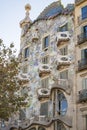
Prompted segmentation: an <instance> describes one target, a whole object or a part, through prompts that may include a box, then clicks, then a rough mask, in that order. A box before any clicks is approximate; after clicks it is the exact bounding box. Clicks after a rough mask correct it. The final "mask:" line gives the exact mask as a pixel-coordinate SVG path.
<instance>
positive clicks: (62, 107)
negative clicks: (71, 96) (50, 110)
mask: <svg viewBox="0 0 87 130" xmlns="http://www.w3.org/2000/svg"><path fill="white" fill-rule="evenodd" d="M57 100H58V106H57V111H58V114H59V115H65V114H66V111H67V107H68V105H67V100H66V98H65V96H64V94H63V93H62V92H60V91H58V94H57Z"/></svg>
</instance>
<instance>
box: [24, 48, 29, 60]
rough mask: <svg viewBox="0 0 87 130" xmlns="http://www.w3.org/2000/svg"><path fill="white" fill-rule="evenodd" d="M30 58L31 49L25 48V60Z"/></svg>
mask: <svg viewBox="0 0 87 130" xmlns="http://www.w3.org/2000/svg"><path fill="white" fill-rule="evenodd" d="M28 56H29V48H25V58H27V57H28Z"/></svg>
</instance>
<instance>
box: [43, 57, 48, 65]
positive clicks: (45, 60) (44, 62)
mask: <svg viewBox="0 0 87 130" xmlns="http://www.w3.org/2000/svg"><path fill="white" fill-rule="evenodd" d="M48 62H49V57H48V56H45V57H43V58H42V63H43V64H48Z"/></svg>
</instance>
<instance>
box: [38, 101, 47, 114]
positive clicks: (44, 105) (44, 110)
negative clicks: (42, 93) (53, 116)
mask: <svg viewBox="0 0 87 130" xmlns="http://www.w3.org/2000/svg"><path fill="white" fill-rule="evenodd" d="M40 115H48V102H45V103H42V104H41V107H40Z"/></svg>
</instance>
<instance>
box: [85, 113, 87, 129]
mask: <svg viewBox="0 0 87 130" xmlns="http://www.w3.org/2000/svg"><path fill="white" fill-rule="evenodd" d="M85 124H86V130H87V115H85Z"/></svg>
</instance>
